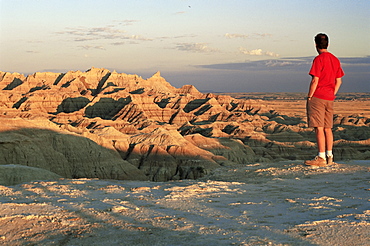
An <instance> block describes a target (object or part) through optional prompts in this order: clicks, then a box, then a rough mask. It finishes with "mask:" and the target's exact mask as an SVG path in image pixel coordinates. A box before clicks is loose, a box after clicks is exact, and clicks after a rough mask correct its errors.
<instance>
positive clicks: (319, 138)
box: [305, 127, 326, 166]
mask: <svg viewBox="0 0 370 246" xmlns="http://www.w3.org/2000/svg"><path fill="white" fill-rule="evenodd" d="M315 133H316V143H317V149H318V151H319V153H318V155H317V156H316V157H315V159H313V160H310V161H305V164H306V165H309V166H325V165H326V156H325V145H326V140H325V131H324V127H315Z"/></svg>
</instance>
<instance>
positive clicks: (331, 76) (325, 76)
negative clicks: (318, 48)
mask: <svg viewBox="0 0 370 246" xmlns="http://www.w3.org/2000/svg"><path fill="white" fill-rule="evenodd" d="M309 74H310V75H312V76H315V77H318V78H319V83H318V85H317V87H316V90H315V93H314V94H313V96H314V97H317V98H321V99H325V100H330V101H333V100H334V99H335V95H334V90H335V79H336V78H341V77H343V76H344V72H343V70H342V68H341V66H340V61H339V59H338V58H337V57H335V56H334V55H333V54H331V53H329V52H323V53H321V54H320V55H318V56H316V57H315V59H314V60H313V63H312V67H311V70H310V72H309Z"/></svg>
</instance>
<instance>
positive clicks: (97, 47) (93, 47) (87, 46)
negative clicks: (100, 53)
mask: <svg viewBox="0 0 370 246" xmlns="http://www.w3.org/2000/svg"><path fill="white" fill-rule="evenodd" d="M79 47H81V48H83V49H85V50H91V49H97V50H105V48H104V47H103V46H93V45H80V46H79Z"/></svg>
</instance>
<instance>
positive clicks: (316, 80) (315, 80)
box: [307, 76, 319, 99]
mask: <svg viewBox="0 0 370 246" xmlns="http://www.w3.org/2000/svg"><path fill="white" fill-rule="evenodd" d="M318 83H319V77H316V76H312V79H311V83H310V90H309V91H308V95H307V98H308V99H310V98H311V97H312V96H313V94H314V93H315V90H316V88H317V84H318Z"/></svg>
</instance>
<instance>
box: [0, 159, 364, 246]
mask: <svg viewBox="0 0 370 246" xmlns="http://www.w3.org/2000/svg"><path fill="white" fill-rule="evenodd" d="M369 171H370V163H369V162H366V161H357V162H349V163H341V164H336V165H333V166H331V167H323V168H311V167H305V166H303V165H301V162H294V161H291V162H279V163H270V164H267V163H254V164H248V165H239V166H235V167H233V168H230V167H229V168H228V167H221V168H219V169H215V170H214V171H213V172H212V173H211V174H210V175H209V176H206V177H204V179H201V180H197V181H196V180H183V181H172V182H144V181H117V180H116V181H115V180H98V179H64V180H55V181H38V182H29V183H24V184H20V185H15V186H0V225H1V231H2V233H1V238H0V244H2V245H29V244H37V245H341V244H342V243H343V242H344V241H345V242H346V245H366V244H367V243H368V242H369V240H370V235H369V233H368V232H369V230H370V211H369V207H368V202H369V199H370V195H369V192H370V191H369V187H368V181H369V180H368V177H369ZM232 177H234V180H232Z"/></svg>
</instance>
